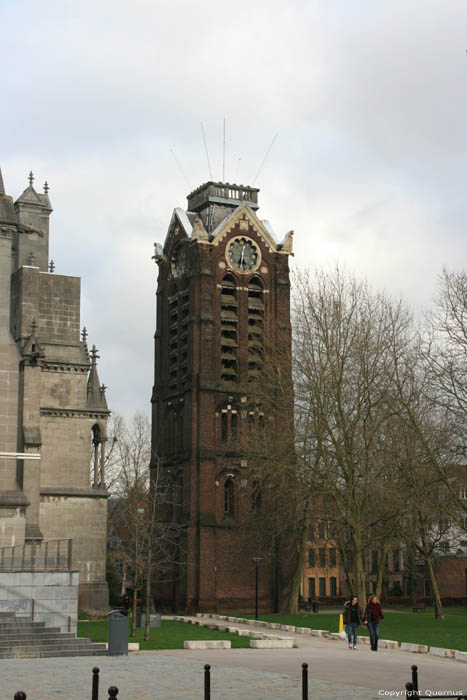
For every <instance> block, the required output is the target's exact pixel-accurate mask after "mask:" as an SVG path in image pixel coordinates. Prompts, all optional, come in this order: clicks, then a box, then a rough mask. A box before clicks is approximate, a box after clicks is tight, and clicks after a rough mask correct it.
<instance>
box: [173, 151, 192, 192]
mask: <svg viewBox="0 0 467 700" xmlns="http://www.w3.org/2000/svg"><path fill="white" fill-rule="evenodd" d="M170 152H171V154H172V155H173V157H174V161H175V162H176V163H177V165H178V167H179V170H180V172H181V173H182V175H183V177H184V178H185V180H186V183H187V185H188V187H189V188H190V190H192V189H193V187H192V186H191V183H190V181H189V179H188V178H187V176H186V173H185V171H184V170H183V168H182V165H181V163H180V161H179V160H178V158H177V156H176V155H175V149H173V148H171V149H170Z"/></svg>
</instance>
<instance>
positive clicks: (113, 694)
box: [108, 685, 118, 700]
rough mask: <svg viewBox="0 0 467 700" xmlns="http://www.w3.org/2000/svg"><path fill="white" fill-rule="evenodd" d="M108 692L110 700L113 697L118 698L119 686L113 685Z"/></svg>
mask: <svg viewBox="0 0 467 700" xmlns="http://www.w3.org/2000/svg"><path fill="white" fill-rule="evenodd" d="M108 693H109V700H112V698H116V697H117V695H118V688H117V686H116V685H111V686H110V688H109V690H108Z"/></svg>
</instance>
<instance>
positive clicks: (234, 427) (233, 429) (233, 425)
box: [230, 411, 238, 440]
mask: <svg viewBox="0 0 467 700" xmlns="http://www.w3.org/2000/svg"><path fill="white" fill-rule="evenodd" d="M237 434H238V413H236V412H235V413H234V412H233V411H232V414H231V416H230V439H231V440H236V438H237Z"/></svg>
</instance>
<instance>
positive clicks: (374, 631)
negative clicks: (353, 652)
mask: <svg viewBox="0 0 467 700" xmlns="http://www.w3.org/2000/svg"><path fill="white" fill-rule="evenodd" d="M368 631H369V633H370V644H371V648H372V649H373V651H378V637H379V622H369V623H368Z"/></svg>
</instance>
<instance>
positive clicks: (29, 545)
mask: <svg viewBox="0 0 467 700" xmlns="http://www.w3.org/2000/svg"><path fill="white" fill-rule="evenodd" d="M71 559H72V540H71V539H61V540H45V541H43V542H26V543H25V544H21V545H14V546H12V547H2V548H0V571H71Z"/></svg>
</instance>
